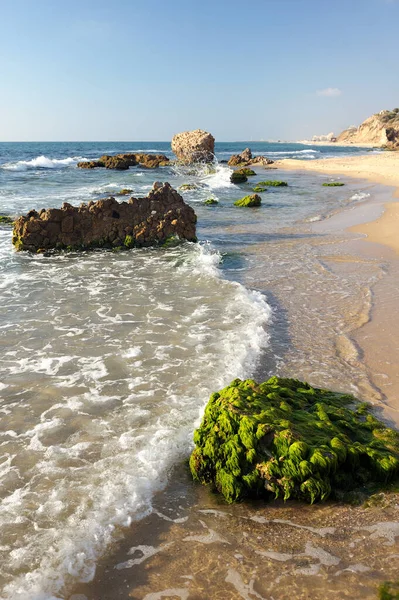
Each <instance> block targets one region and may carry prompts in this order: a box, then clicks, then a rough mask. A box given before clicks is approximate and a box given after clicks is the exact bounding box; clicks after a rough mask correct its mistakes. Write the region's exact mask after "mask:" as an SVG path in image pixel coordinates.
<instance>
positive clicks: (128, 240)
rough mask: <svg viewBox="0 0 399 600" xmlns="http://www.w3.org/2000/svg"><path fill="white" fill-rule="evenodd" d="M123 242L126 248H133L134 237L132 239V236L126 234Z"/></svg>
mask: <svg viewBox="0 0 399 600" xmlns="http://www.w3.org/2000/svg"><path fill="white" fill-rule="evenodd" d="M123 244H124V246H125V247H126V248H134V246H135V239H134V237H133V236H132V235H127V236H126V237H125V240H124V242H123Z"/></svg>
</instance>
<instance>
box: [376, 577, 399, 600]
mask: <svg viewBox="0 0 399 600" xmlns="http://www.w3.org/2000/svg"><path fill="white" fill-rule="evenodd" d="M378 598H379V600H399V580H398V581H385V582H384V583H383V584H382V585H380V588H379V590H378Z"/></svg>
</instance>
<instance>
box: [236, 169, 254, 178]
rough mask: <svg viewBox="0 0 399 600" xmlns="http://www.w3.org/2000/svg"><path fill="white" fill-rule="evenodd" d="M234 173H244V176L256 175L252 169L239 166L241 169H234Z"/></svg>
mask: <svg viewBox="0 0 399 600" xmlns="http://www.w3.org/2000/svg"><path fill="white" fill-rule="evenodd" d="M234 172H235V173H241V174H242V175H245V176H246V177H254V176H255V175H256V173H255V171H253V170H252V169H248V168H245V167H243V168H241V169H236V171H234Z"/></svg>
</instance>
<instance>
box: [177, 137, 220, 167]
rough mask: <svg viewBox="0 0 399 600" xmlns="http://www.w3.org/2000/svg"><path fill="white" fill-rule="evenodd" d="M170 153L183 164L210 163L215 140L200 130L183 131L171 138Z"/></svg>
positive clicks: (213, 154)
mask: <svg viewBox="0 0 399 600" xmlns="http://www.w3.org/2000/svg"><path fill="white" fill-rule="evenodd" d="M172 151H173V152H174V153H175V154H176V156H177V159H178V160H179V161H180V162H181V163H184V164H191V163H196V162H212V161H213V159H214V157H215V138H214V137H213V135H211V134H210V133H208V132H207V131H203V130H202V129H196V130H195V131H183V132H182V133H177V134H176V135H175V136H173V139H172Z"/></svg>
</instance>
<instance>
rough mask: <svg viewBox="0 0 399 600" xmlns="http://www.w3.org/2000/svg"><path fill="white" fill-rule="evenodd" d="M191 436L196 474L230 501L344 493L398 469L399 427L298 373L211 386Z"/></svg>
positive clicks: (376, 484) (384, 479) (311, 498)
mask: <svg viewBox="0 0 399 600" xmlns="http://www.w3.org/2000/svg"><path fill="white" fill-rule="evenodd" d="M358 408H360V410H358ZM194 443H195V449H194V451H193V453H192V455H191V458H190V468H191V472H192V475H193V477H194V479H196V480H198V481H199V482H201V483H203V484H208V485H211V486H212V487H213V488H214V489H216V490H217V491H219V492H220V493H221V494H222V495H223V496H224V498H225V499H226V501H227V502H235V501H237V500H242V499H243V498H246V497H257V496H259V497H263V498H265V499H268V498H270V497H272V495H274V496H275V497H282V498H284V500H288V499H289V498H297V499H301V500H305V501H306V502H310V503H313V502H316V501H318V500H324V499H326V498H328V497H329V496H333V497H335V498H341V499H342V498H343V499H345V494H346V497H347V498H349V497H350V494H351V493H352V492H356V490H359V489H364V488H365V487H366V488H367V487H373V489H374V490H375V489H378V488H379V489H381V487H383V486H385V485H386V484H387V483H388V482H389V481H392V480H396V479H397V478H398V476H399V433H398V432H397V431H395V430H393V429H390V428H388V427H386V426H385V425H384V424H383V423H382V422H380V421H378V420H377V419H376V418H375V417H374V416H373V415H372V414H371V413H370V412H369V410H367V412H365V409H364V405H363V404H359V403H357V401H356V399H355V398H354V397H353V396H351V395H348V394H342V393H337V392H331V391H329V390H323V389H318V388H313V387H311V386H310V385H309V384H307V383H303V382H301V381H297V380H294V379H283V378H278V377H272V378H271V379H269V380H268V381H266V382H264V383H261V384H258V383H256V382H255V381H252V380H250V379H248V380H246V381H241V380H240V379H236V380H234V381H233V382H232V383H231V384H230V385H229V386H227V387H226V388H224V389H223V390H221V391H220V392H217V393H214V394H212V395H211V397H210V400H209V402H208V404H207V406H206V408H205V412H204V417H203V420H202V423H201V425H200V427H199V428H198V429H197V430H196V431H195V433H194ZM348 494H349V495H348ZM352 495H353V494H352Z"/></svg>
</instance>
